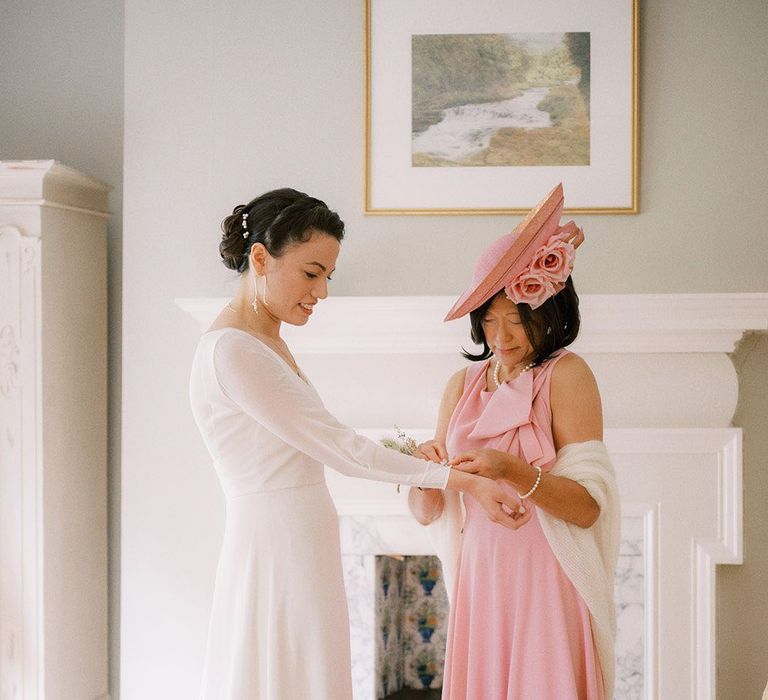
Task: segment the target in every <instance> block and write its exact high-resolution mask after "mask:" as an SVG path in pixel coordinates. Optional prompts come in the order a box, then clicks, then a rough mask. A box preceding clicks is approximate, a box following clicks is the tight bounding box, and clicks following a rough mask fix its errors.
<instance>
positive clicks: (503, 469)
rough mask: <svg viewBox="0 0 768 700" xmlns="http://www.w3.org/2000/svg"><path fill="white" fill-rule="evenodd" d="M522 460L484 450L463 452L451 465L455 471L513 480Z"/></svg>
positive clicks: (487, 449) (494, 451)
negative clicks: (515, 470)
mask: <svg viewBox="0 0 768 700" xmlns="http://www.w3.org/2000/svg"><path fill="white" fill-rule="evenodd" d="M518 462H522V460H520V459H518V458H517V457H514V456H512V455H511V454H509V453H508V452H502V451H500V450H492V449H490V448H487V447H485V448H483V449H480V450H472V451H471V452H463V453H462V454H460V455H457V456H456V457H454V458H453V459H452V460H451V463H450V465H451V466H452V467H453V468H454V469H460V470H461V471H463V472H467V473H468V474H478V475H479V476H485V477H487V478H489V479H494V480H496V479H507V480H511V477H512V475H513V470H514V469H515V468H516V467H517V466H518Z"/></svg>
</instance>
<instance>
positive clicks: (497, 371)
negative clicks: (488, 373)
mask: <svg viewBox="0 0 768 700" xmlns="http://www.w3.org/2000/svg"><path fill="white" fill-rule="evenodd" d="M535 366H536V363H535V362H529V363H528V364H527V365H526V366H525V367H523V368H522V369H521V370H520V374H525V373H526V372H527V371H528V370H529V369H533V368H534V367H535ZM520 374H518V375H517V376H518V377H519V376H520ZM515 379H517V377H515ZM493 383H494V384H495V385H496V388H497V389H498V388H499V387H500V386H501V362H499V361H498V360H496V366H495V367H494V368H493Z"/></svg>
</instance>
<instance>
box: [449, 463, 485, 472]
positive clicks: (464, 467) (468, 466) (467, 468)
mask: <svg viewBox="0 0 768 700" xmlns="http://www.w3.org/2000/svg"><path fill="white" fill-rule="evenodd" d="M451 466H452V467H453V468H454V469H456V470H457V471H460V472H465V473H466V474H479V473H480V470H481V469H482V465H480V464H478V463H477V462H474V461H468V462H459V463H457V464H454V463H453V462H451Z"/></svg>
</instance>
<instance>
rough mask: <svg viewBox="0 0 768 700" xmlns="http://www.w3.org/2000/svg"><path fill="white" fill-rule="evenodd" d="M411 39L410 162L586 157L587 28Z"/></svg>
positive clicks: (538, 161)
mask: <svg viewBox="0 0 768 700" xmlns="http://www.w3.org/2000/svg"><path fill="white" fill-rule="evenodd" d="M411 42H412V43H411V57H412V82H411V85H412V102H411V109H412V141H411V143H412V164H413V165H414V166H416V167H432V166H496V165H509V166H536V165H589V88H590V70H589V69H590V35H589V32H572V33H566V34H553V33H539V34H422V35H414V36H412V37H411Z"/></svg>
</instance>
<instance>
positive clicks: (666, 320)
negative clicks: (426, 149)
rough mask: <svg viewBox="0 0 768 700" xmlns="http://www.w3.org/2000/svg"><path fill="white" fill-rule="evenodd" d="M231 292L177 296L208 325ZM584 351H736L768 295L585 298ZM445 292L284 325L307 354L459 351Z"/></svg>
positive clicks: (766, 317) (341, 300)
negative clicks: (306, 326) (445, 319)
mask: <svg viewBox="0 0 768 700" xmlns="http://www.w3.org/2000/svg"><path fill="white" fill-rule="evenodd" d="M227 301H228V299H227V298H224V297H220V298H219V297H209V298H185V299H176V304H177V305H178V306H179V307H180V308H181V309H182V310H184V311H185V312H187V313H188V314H190V315H191V316H192V317H193V318H194V319H195V320H196V321H197V323H198V324H199V326H200V328H201V330H205V329H206V328H207V327H208V325H209V324H210V323H211V321H212V320H213V319H214V318H215V316H216V314H217V313H218V312H219V310H220V309H221V308H222V307H223V306H224V305H225V304H226V303H227ZM580 301H581V304H580V307H581V315H582V331H581V334H580V336H579V338H578V340H577V341H576V343H574V344H573V346H572V347H573V349H574V350H576V351H577V352H582V353H712V352H715V353H730V352H733V351H734V350H735V348H736V345H737V344H738V342H739V341H740V340H741V338H742V337H743V336H744V334H745V333H747V332H754V331H758V332H766V331H768V293H739V294H595V295H583V296H582V297H581V300H580ZM453 302H454V298H453V297H446V296H410V297H409V296H381V297H365V296H358V297H354V296H348V297H331V298H330V299H327V300H325V301H323V302H322V304H320V305H319V306H318V307H317V310H316V312H315V315H314V317H313V318H312V320H311V326H310V328H311V332H307V331H305V330H301V329H299V328H296V327H292V326H284V335H285V338H286V340H288V342H289V343H290V344H291V347H292V348H293V349H294V350H295V351H296V352H297V353H300V354H342V355H343V354H349V353H355V354H359V353H368V354H379V353H386V354H392V353H397V354H454V353H455V352H456V349H457V348H458V347H460V346H462V345H464V346H465V347H466V346H467V344H468V338H469V321H468V319H467V318H464V319H459V320H457V321H452V322H450V323H443V322H442V318H443V316H444V315H445V312H446V311H447V309H449V308H450V307H451V305H452V304H453Z"/></svg>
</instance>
